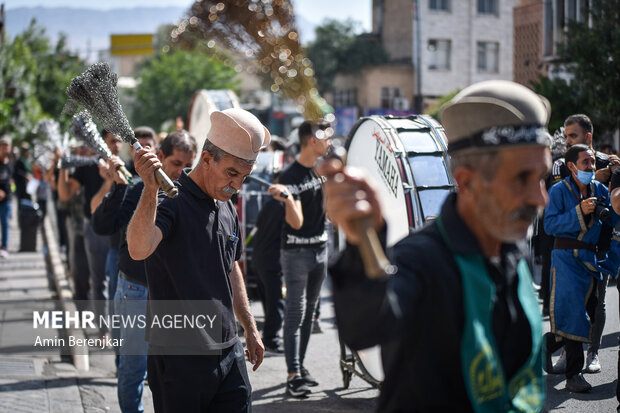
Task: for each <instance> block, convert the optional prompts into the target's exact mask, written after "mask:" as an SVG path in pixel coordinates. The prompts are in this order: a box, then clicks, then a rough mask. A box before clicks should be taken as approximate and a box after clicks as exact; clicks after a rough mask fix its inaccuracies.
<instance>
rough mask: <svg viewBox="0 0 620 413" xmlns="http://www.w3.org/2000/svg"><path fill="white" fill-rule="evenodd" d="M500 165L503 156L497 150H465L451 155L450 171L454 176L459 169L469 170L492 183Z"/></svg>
mask: <svg viewBox="0 0 620 413" xmlns="http://www.w3.org/2000/svg"><path fill="white" fill-rule="evenodd" d="M500 165H501V156H500V153H499V150H498V149H496V148H491V149H475V150H469V151H468V150H464V151H459V152H456V153H453V154H450V171H451V172H452V174H454V171H456V170H457V169H458V168H469V169H471V170H473V171H476V172H478V173H480V174H481V175H482V176H483V177H484V179H485V180H486V181H491V180H493V178H494V177H495V174H496V173H497V170H498V169H499V167H500Z"/></svg>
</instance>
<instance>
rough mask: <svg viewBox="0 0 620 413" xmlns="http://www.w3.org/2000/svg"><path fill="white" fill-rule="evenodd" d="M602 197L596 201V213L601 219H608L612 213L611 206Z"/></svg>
mask: <svg viewBox="0 0 620 413" xmlns="http://www.w3.org/2000/svg"><path fill="white" fill-rule="evenodd" d="M603 202H604V200H603V201H601V200H600V199H599V200H597V201H596V206H595V207H594V215H595V216H596V217H598V218H599V219H600V220H601V221H604V220H606V219H607V218H609V215H611V212H610V211H609V208H607V206H606V205H605V204H604V203H603Z"/></svg>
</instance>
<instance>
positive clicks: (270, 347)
mask: <svg viewBox="0 0 620 413" xmlns="http://www.w3.org/2000/svg"><path fill="white" fill-rule="evenodd" d="M263 344H264V345H265V351H266V352H267V353H273V354H284V347H282V344H280V343H278V342H271V343H265V342H263Z"/></svg>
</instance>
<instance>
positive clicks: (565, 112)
mask: <svg viewBox="0 0 620 413" xmlns="http://www.w3.org/2000/svg"><path fill="white" fill-rule="evenodd" d="M590 4H591V6H592V7H591V9H589V10H586V18H585V21H586V22H587V21H592V26H591V27H588V25H587V24H585V23H577V22H570V23H569V25H568V30H567V32H566V35H565V40H564V42H563V43H560V44H558V56H559V58H560V61H561V62H562V63H565V64H567V69H568V70H569V72H571V73H572V74H573V75H574V79H573V80H572V81H571V82H570V85H567V84H566V82H563V81H561V80H553V81H548V80H547V81H543V80H540V81H538V82H536V83H535V85H534V87H535V90H537V91H539V93H541V94H543V95H544V96H546V97H547V98H548V99H549V100H550V101H551V103H552V107H553V112H554V113H552V116H553V117H554V118H553V120H554V122H555V124H556V125H557V120H558V117H560V118H562V120H563V118H565V117H567V116H569V115H571V114H572V113H585V114H587V115H588V116H590V117H591V118H592V122H593V123H594V128H595V131H596V130H598V131H600V132H604V131H610V130H614V129H616V128H619V127H620V95H618V90H620V0H592V1H591V2H590ZM597 135H599V136H600V134H598V133H597Z"/></svg>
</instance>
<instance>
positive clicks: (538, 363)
mask: <svg viewBox="0 0 620 413" xmlns="http://www.w3.org/2000/svg"><path fill="white" fill-rule="evenodd" d="M437 225H438V227H439V231H440V233H441V235H442V237H443V240H444V242H445V243H446V245H447V246H448V248H450V250H451V251H452V252H453V256H454V258H455V260H456V263H457V265H458V267H459V271H460V273H461V280H462V286H463V304H464V310H465V326H464V330H463V338H462V340H461V360H462V366H461V367H462V372H463V378H464V380H465V385H466V387H467V393H468V395H469V399H470V401H471V403H472V407H473V408H474V411H475V412H477V413H487V412H500V411H501V412H538V411H540V410H542V408H543V404H544V399H545V383H544V381H543V380H542V357H543V353H542V351H543V349H542V320H541V317H540V311H539V309H538V302H537V301H536V297H535V293H534V289H533V287H532V277H531V274H530V271H529V268H528V266H527V263H526V262H525V260H523V259H522V260H521V261H520V262H519V264H518V266H517V273H518V276H519V287H518V293H517V295H518V297H519V302H520V303H521V306H522V307H523V311H524V312H525V315H526V317H527V319H528V322H529V325H530V328H531V335H532V351H531V353H530V356H529V357H528V360H527V362H526V363H525V365H523V366H521V368H520V369H519V371H518V372H517V373H516V374H515V375H514V377H512V379H510V381H509V382H508V383H506V379H505V376H504V370H503V367H502V364H501V360H500V357H499V352H498V350H497V346H496V343H495V338H494V336H493V330H492V314H493V305H494V299H495V284H494V283H493V280H491V278H490V276H489V274H488V272H487V270H486V265H485V263H484V257H483V256H482V255H481V254H476V255H465V254H455V253H454V249H453V248H452V247H451V245H450V241H449V237H448V236H447V233H446V231H445V229H444V227H443V224H442V220H441V217H439V218H438V220H437Z"/></svg>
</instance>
